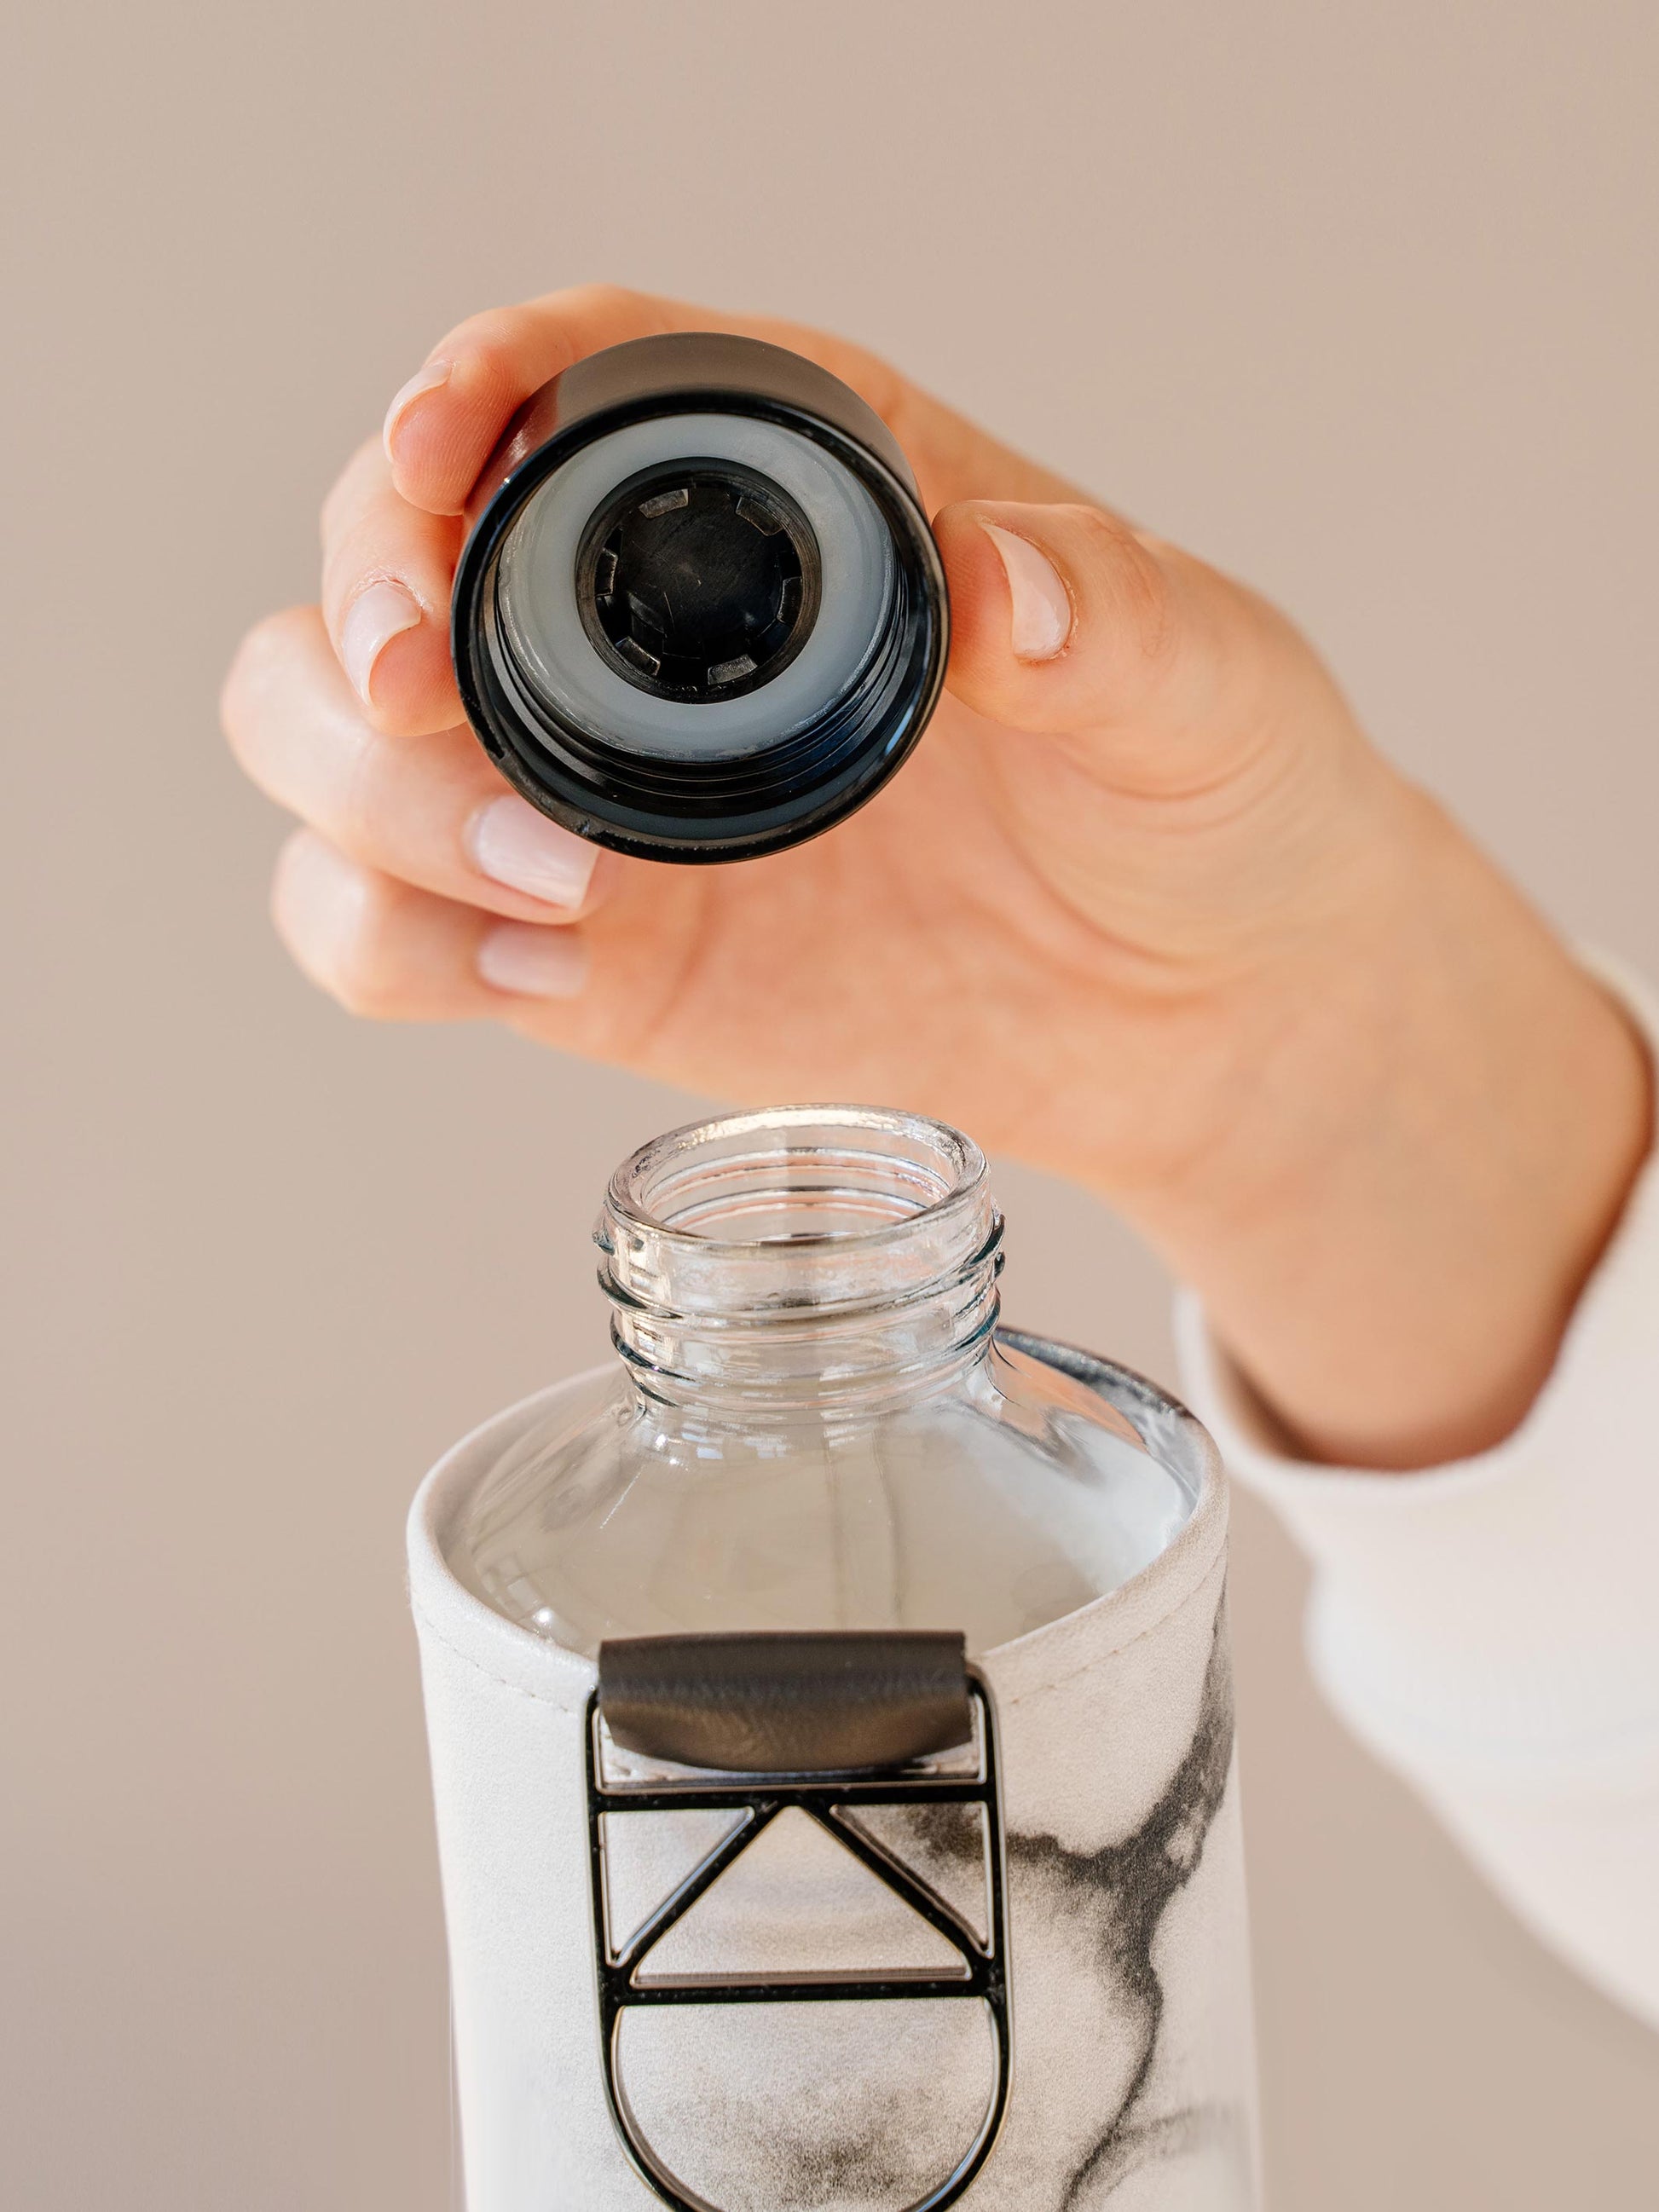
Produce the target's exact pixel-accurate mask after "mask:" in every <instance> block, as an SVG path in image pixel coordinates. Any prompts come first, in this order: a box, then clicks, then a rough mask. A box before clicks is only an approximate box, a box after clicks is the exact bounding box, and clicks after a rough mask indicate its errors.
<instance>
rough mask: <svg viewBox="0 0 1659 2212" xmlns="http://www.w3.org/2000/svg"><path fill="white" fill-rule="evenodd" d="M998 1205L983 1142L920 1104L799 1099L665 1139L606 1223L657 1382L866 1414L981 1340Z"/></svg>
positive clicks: (656, 1393)
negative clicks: (909, 1109) (923, 1111)
mask: <svg viewBox="0 0 1659 2212" xmlns="http://www.w3.org/2000/svg"><path fill="white" fill-rule="evenodd" d="M1001 1237H1002V1222H1001V1218H1000V1215H999V1214H998V1212H997V1211H996V1207H995V1206H994V1203H993V1202H992V1199H991V1195H990V1191H989V1188H988V1183H987V1176H986V1170H985V1161H984V1158H983V1156H982V1155H981V1153H980V1152H979V1150H978V1148H977V1146H974V1145H973V1144H971V1143H970V1142H969V1139H966V1138H964V1137H962V1136H959V1135H958V1134H957V1133H956V1132H955V1131H954V1130H951V1129H948V1128H946V1127H944V1125H943V1124H942V1123H939V1122H936V1121H927V1120H926V1119H924V1118H923V1117H922V1116H921V1115H908V1114H900V1113H889V1112H879V1111H877V1110H875V1109H866V1108H859V1107H787V1108H775V1109H769V1110H768V1111H765V1112H763V1113H756V1114H743V1115H731V1116H729V1117H727V1118H726V1119H724V1120H721V1121H710V1122H705V1123H702V1124H701V1125H699V1126H697V1127H693V1128H689V1129H680V1130H676V1131H674V1132H672V1133H671V1134H670V1135H668V1136H666V1137H663V1138H659V1139H658V1140H657V1141H656V1142H655V1143H654V1144H652V1145H648V1146H646V1147H645V1149H644V1150H643V1151H642V1152H637V1153H635V1156H634V1158H632V1159H631V1160H629V1161H628V1162H627V1164H625V1165H624V1166H623V1168H621V1169H620V1170H618V1171H617V1175H616V1176H614V1177H613V1179H612V1181H611V1188H610V1189H609V1191H608V1193H607V1194H606V1198H605V1206H604V1209H603V1211H602V1212H601V1214H600V1217H599V1225H598V1228H597V1229H596V1231H595V1238H596V1241H597V1243H599V1249H600V1250H601V1252H602V1253H603V1255H604V1260H603V1262H602V1264H601V1267H600V1271H599V1280H600V1283H601V1285H603V1287H604V1289H605V1293H606V1295H607V1297H609V1298H610V1299H611V1307H612V1320H611V1335H612V1339H613V1340H614V1342H615V1344H616V1346H617V1352H619V1353H620V1355H621V1357H622V1358H623V1363H624V1364H625V1365H626V1367H627V1369H628V1370H629V1374H630V1376H632V1377H633V1380H634V1382H635V1386H636V1388H638V1389H640V1390H641V1392H643V1393H644V1394H645V1395H647V1396H649V1397H651V1398H653V1399H656V1400H659V1401H666V1402H669V1403H672V1404H678V1405H680V1406H684V1407H698V1406H701V1407H707V1408H708V1410H709V1411H710V1412H711V1413H719V1412H720V1410H722V1409H724V1410H725V1411H726V1413H728V1414H736V1413H738V1412H741V1413H742V1415H743V1417H744V1418H745V1419H782V1418H792V1419H800V1418H803V1417H808V1418H810V1417H811V1416H813V1415H817V1417H819V1418H822V1419H838V1418H848V1417H854V1416H855V1415H857V1414H858V1413H863V1412H870V1411H874V1410H878V1409H890V1408H891V1407H894V1406H895V1405H897V1404H902V1402H904V1401H906V1400H908V1399H910V1398H913V1397H920V1396H922V1395H930V1394H932V1393H933V1392H934V1391H935V1390H937V1389H939V1388H940V1387H941V1386H942V1385H945V1384H948V1383H950V1382H951V1380H952V1379H953V1378H954V1377H955V1376H957V1375H959V1374H960V1373H961V1372H962V1371H963V1370H965V1369H966V1368H967V1367H969V1366H970V1365H971V1364H973V1363H974V1362H975V1361H976V1360H978V1359H980V1358H983V1356H984V1354H985V1352H986V1349H987V1346H988V1345H989V1342H990V1339H991V1334H992V1332H993V1330H994V1328H995V1325H996V1319H997V1312H998V1297H997V1276H998V1273H999V1272H1000V1267H1001V1251H1000V1247H1001Z"/></svg>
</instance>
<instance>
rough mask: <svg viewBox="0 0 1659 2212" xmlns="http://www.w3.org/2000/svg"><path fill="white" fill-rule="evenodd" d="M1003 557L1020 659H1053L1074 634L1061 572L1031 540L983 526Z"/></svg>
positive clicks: (1007, 531) (1006, 531)
mask: <svg viewBox="0 0 1659 2212" xmlns="http://www.w3.org/2000/svg"><path fill="white" fill-rule="evenodd" d="M981 527H982V528H983V530H984V532H985V534H986V536H987V538H989V539H990V541H991V543H992V544H993V545H994V546H995V547H996V549H997V551H998V552H999V554H1000V556H1002V570H1003V574H1005V575H1006V577H1007V579H1008V597H1009V599H1011V600H1012V603H1013V624H1012V629H1013V636H1012V645H1013V648H1014V653H1015V655H1016V657H1017V658H1018V659H1021V660H1052V659H1054V655H1055V654H1056V653H1058V652H1059V651H1060V647H1061V646H1063V645H1064V644H1065V642H1066V639H1067V638H1068V637H1069V636H1070V635H1071V634H1072V599H1071V594H1070V593H1069V592H1067V590H1066V586H1065V583H1064V581H1063V580H1062V579H1061V576H1060V571H1059V569H1058V568H1055V566H1054V562H1052V561H1050V560H1049V558H1048V556H1047V554H1044V553H1039V552H1038V550H1037V549H1036V546H1035V545H1033V544H1032V543H1031V541H1030V538H1017V537H1016V536H1015V535H1014V533H1013V532H1012V530H999V529H998V528H997V526H996V525H995V523H994V522H987V523H985V524H983V525H982V526H981Z"/></svg>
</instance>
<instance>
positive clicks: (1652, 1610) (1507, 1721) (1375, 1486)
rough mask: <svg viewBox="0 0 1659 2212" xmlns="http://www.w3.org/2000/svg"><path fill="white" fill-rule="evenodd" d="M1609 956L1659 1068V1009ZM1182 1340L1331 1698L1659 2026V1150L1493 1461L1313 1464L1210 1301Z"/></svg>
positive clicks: (1514, 1889)
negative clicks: (1544, 1374) (1279, 1434)
mask: <svg viewBox="0 0 1659 2212" xmlns="http://www.w3.org/2000/svg"><path fill="white" fill-rule="evenodd" d="M1595 968H1596V969H1597V972H1598V973H1599V974H1600V975H1601V976H1602V978H1603V980H1604V981H1607V983H1608V985H1609V986H1610V987H1612V988H1613V990H1614V991H1615V992H1616V994H1618V996H1619V997H1620V999H1621V1000H1622V1001H1623V1002H1624V1004H1625V1005H1626V1006H1627V1007H1628V1009H1629V1010H1630V1012H1631V1013H1632V1016H1633V1017H1634V1018H1635V1020H1636V1021H1637V1023H1638V1025H1639V1026H1640V1027H1641V1029H1642V1030H1643V1031H1644V1034H1645V1035H1646V1036H1647V1038H1648V1041H1649V1042H1650V1046H1652V1047H1654V1048H1655V1050H1656V1059H1659V1008H1656V1006H1655V1004H1654V1001H1653V1000H1652V999H1651V998H1650V997H1649V995H1648V994H1646V992H1645V991H1644V989H1643V988H1642V987H1641V986H1640V985H1639V984H1638V983H1637V982H1636V981H1634V979H1633V978H1632V977H1631V976H1630V975H1627V974H1626V973H1624V972H1623V971H1621V970H1620V969H1616V968H1615V967H1613V964H1612V963H1607V962H1605V961H1601V960H1598V961H1596V962H1595ZM1176 1330H1177V1336H1178V1340H1179V1343H1180V1347H1181V1354H1182V1370H1183V1373H1184V1376H1185V1378H1186V1388H1187V1391H1188V1396H1189V1398H1190V1400H1191V1401H1192V1404H1193V1408H1194V1412H1195V1413H1197V1414H1198V1415H1199V1417H1200V1419H1202V1420H1203V1421H1204V1422H1205V1423H1206V1425H1207V1426H1208V1427H1209V1428H1210V1430H1211V1431H1212V1433H1213V1435H1214V1436H1215V1437H1216V1440H1217V1442H1218V1443H1219V1445H1220V1447H1221V1450H1222V1453H1223V1455H1224V1457H1225V1460H1226V1462H1227V1464H1228V1467H1229V1468H1230V1469H1231V1473H1232V1474H1233V1475H1234V1476H1235V1477H1236V1478H1237V1480H1239V1481H1240V1482H1242V1483H1243V1484H1244V1485H1245V1486H1247V1487H1248V1488H1249V1489H1251V1490H1254V1491H1255V1492H1258V1493H1259V1494H1260V1495H1261V1497H1263V1498H1266V1499H1267V1502H1268V1504H1270V1505H1272V1506H1273V1508H1274V1510H1276V1511H1277V1512H1278V1514H1279V1516H1280V1518H1281V1519H1282V1520H1283V1521H1284V1522H1285V1526H1286V1527H1287V1528H1289V1530H1290V1532H1291V1534H1292V1535H1293V1536H1294V1537H1295V1539H1296V1541H1297V1543H1298V1544H1299V1545H1300V1546H1301V1547H1302V1549H1303V1550H1304V1552H1305V1553H1307V1554H1308V1556H1309V1558H1310V1560H1311V1561H1312V1563H1313V1568H1314V1578H1313V1590H1312V1595H1311V1598H1310V1604H1309V1611H1308V1620H1307V1638H1308V1649H1309V1656H1310V1661H1311V1663H1312V1666H1313V1669H1314V1673H1315V1674H1316V1677H1317V1679H1318V1681H1319V1683H1320V1686H1321V1687H1322V1690H1323V1692H1324V1693H1325V1695H1326V1697H1327V1698H1328V1699H1329V1701H1330V1703H1331V1704H1332V1705H1334V1707H1335V1709H1336V1711H1337V1712H1338V1713H1339V1714H1340V1716H1341V1717H1342V1718H1343V1719H1344V1720H1345V1721H1346V1723H1347V1724H1348V1725H1349V1726H1350V1727H1351V1728H1352V1730H1353V1731H1354V1733H1355V1735H1358V1736H1359V1737H1360V1738H1361V1739H1362V1740H1363V1741H1364V1742H1365V1743H1366V1744H1367V1745H1369V1746H1370V1749H1371V1750H1372V1751H1373V1752H1374V1753H1376V1756H1377V1757H1378V1758H1380V1759H1383V1761H1384V1762H1385V1764H1387V1765H1389V1766H1391V1767H1393V1768H1394V1769H1395V1771H1397V1772H1399V1773H1400V1774H1401V1775H1403V1776H1404V1777H1405V1778H1407V1780H1408V1781H1410V1782H1411V1783H1412V1784H1414V1785H1415V1787H1416V1788H1417V1789H1418V1790H1419V1792H1420V1793H1421V1794H1422V1796H1424V1797H1425V1799H1426V1800H1427V1801H1428V1802H1429V1803H1430V1805H1431V1807H1432V1808H1434V1809H1435V1811H1436V1812H1437V1814H1438V1815H1439V1817H1440V1818H1441V1820H1443V1822H1444V1823H1445V1825H1446V1826H1447V1827H1448V1828H1449V1830H1450V1831H1451V1832H1452V1833H1453V1834H1454V1835H1455V1836H1456V1837H1457V1838H1458V1839H1459V1840H1460V1842H1461V1843H1462V1845H1463V1846H1464V1848H1465V1849H1466V1850H1468V1853H1469V1855H1470V1857H1472V1858H1473V1859H1474V1861H1475V1863H1477V1865H1479V1866H1480V1868H1481V1869H1482V1870H1483V1871H1484V1872H1485V1874H1486V1876H1487V1877H1488V1878H1489V1880H1490V1881H1492V1885H1493V1887H1495V1888H1496V1889H1497V1890H1498V1892H1499V1893H1500V1894H1501V1895H1502V1896H1504V1898H1505V1899H1507V1900H1508V1902H1509V1904H1510V1905H1511V1906H1512V1908H1513V1909H1514V1911H1516V1913H1517V1914H1518V1915H1519V1916H1520V1917H1521V1918H1522V1920H1523V1921H1525V1922H1526V1923H1528V1925H1529V1926H1530V1927H1531V1928H1532V1929H1533V1930H1534V1933H1536V1934H1537V1935H1538V1936H1541V1938H1542V1939H1543V1940H1544V1941H1545V1942H1547V1943H1549V1944H1551V1945H1552V1946H1553V1948H1555V1949H1556V1950H1558V1951H1559V1952H1560V1953H1561V1954H1563V1955H1564V1956H1565V1958H1566V1959H1567V1960H1569V1961H1570V1962H1571V1964H1572V1965H1573V1966H1576V1967H1577V1969H1578V1970H1579V1972H1581V1973H1583V1975H1584V1976H1586V1978H1588V1979H1589V1980H1590V1981H1592V1982H1594V1983H1595V1984H1597V1985H1598V1986H1599V1987H1600V1988H1601V1989H1602V1990H1605V1991H1606V1992H1607V1994H1608V1995H1609V1996H1612V1997H1613V1998H1615V1999H1617V2000H1618V2001H1619V2002H1622V2003H1623V2004H1625V2005H1626V2006H1628V2007H1629V2008H1631V2009H1632V2011H1633V2012H1635V2013H1637V2014H1638V2015H1642V2016H1643V2017H1644V2018H1645V2019H1647V2020H1649V2021H1652V2022H1654V2023H1655V2024H1656V2025H1659V1158H1654V1159H1650V1161H1649V1163H1648V1164H1647V1166H1646V1167H1645V1168H1644V1170H1643V1173H1642V1175H1641V1177H1640V1179H1639V1181H1638V1184H1637V1187H1636V1188H1635V1190H1634V1192H1633V1194H1632V1197H1631V1200H1630V1202H1629V1205H1628V1206H1627V1207H1626V1212H1625V1216H1624V1218H1623V1220H1622V1222H1621V1224H1620V1227H1619V1229H1618V1231H1617V1232H1616V1233H1615V1235H1614V1237H1613V1241H1612V1243H1611V1244H1610V1245H1609V1247H1608V1249H1607V1252H1606V1253H1605V1254H1604V1255H1603V1257H1602V1259H1601V1264H1600V1266H1599V1267H1597V1269H1596V1272H1595V1275H1594V1276H1593V1277H1592V1279H1591V1280H1590V1282H1589V1285H1588V1286H1587V1287H1586V1289H1585V1291H1584V1294H1583V1297H1582V1299H1581V1300H1580V1303H1579V1305H1578V1310H1577V1313H1576V1314H1575V1316H1574V1317H1573V1320H1572V1322H1571V1327H1570V1328H1569V1330H1568V1333H1567V1335H1566V1338H1565V1341H1564V1343H1563V1345H1562V1348H1561V1352H1560V1356H1559V1359H1558V1360H1557V1362H1556V1365H1555V1369H1554V1371H1553V1374H1552V1375H1551V1376H1550V1378H1549V1381H1548V1382H1547V1384H1546V1385H1545V1387H1544V1389H1543V1390H1542V1392H1541V1394H1540V1395H1539V1397H1538V1399H1537V1401H1535V1403H1534V1406H1533V1407H1532V1410H1531V1411H1530V1413H1528V1416H1527V1418H1526V1419H1525V1420H1524V1421H1523V1422H1522V1425H1521V1426H1520V1427H1519V1428H1518V1429H1517V1430H1516V1431H1515V1433H1514V1434H1513V1435H1512V1436H1510V1437H1508V1438H1507V1439H1506V1440H1505V1441H1504V1443H1502V1444H1500V1445H1498V1448H1497V1449H1495V1450H1492V1451H1490V1452H1486V1453H1483V1454H1481V1455H1480V1457H1478V1458H1474V1459H1468V1460H1462V1461H1459V1462H1455V1463H1454V1464H1451V1465H1449V1466H1445V1467H1439V1468H1429V1469H1425V1470H1424V1471H1422V1472H1420V1473H1417V1474H1377V1473H1374V1472H1373V1473H1368V1472H1366V1471H1365V1470H1364V1469H1361V1468H1331V1467H1322V1466H1316V1465H1313V1464H1311V1463H1310V1462H1306V1461H1298V1460H1297V1459H1295V1458H1293V1457H1291V1456H1290V1455H1288V1454H1287V1453H1286V1452H1285V1450H1284V1449H1282V1440H1276V1438H1275V1436H1274V1433H1273V1425H1272V1423H1271V1419H1270V1418H1269V1417H1268V1416H1267V1415H1266V1414H1265V1413H1264V1412H1263V1410H1262V1409H1261V1407H1260V1406H1259V1404H1258V1403H1257V1402H1256V1401H1255V1400H1254V1398H1253V1395H1252V1394H1251V1392H1250V1390H1249V1386H1248V1385H1247V1384H1246V1383H1244V1382H1243V1379H1242V1378H1241V1376H1239V1375H1238V1374H1237V1370H1234V1369H1233V1368H1232V1367H1231V1364H1230V1363H1229V1361H1228V1359H1227V1358H1226V1355H1225V1353H1224V1352H1222V1351H1221V1350H1220V1349H1219V1347H1218V1346H1217V1344H1216V1342H1215V1340H1214V1339H1213V1338H1212V1336H1211V1334H1210V1333H1209V1331H1208V1329H1207V1328H1206V1323H1205V1321H1204V1316H1203V1313H1202V1311H1201V1310H1200V1306H1199V1304H1198V1302H1197V1301H1196V1299H1195V1298H1194V1297H1192V1295H1191V1294H1190V1293H1187V1292H1183V1293H1182V1295H1181V1297H1180V1298H1179V1299H1178V1301H1177V1307H1176Z"/></svg>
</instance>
